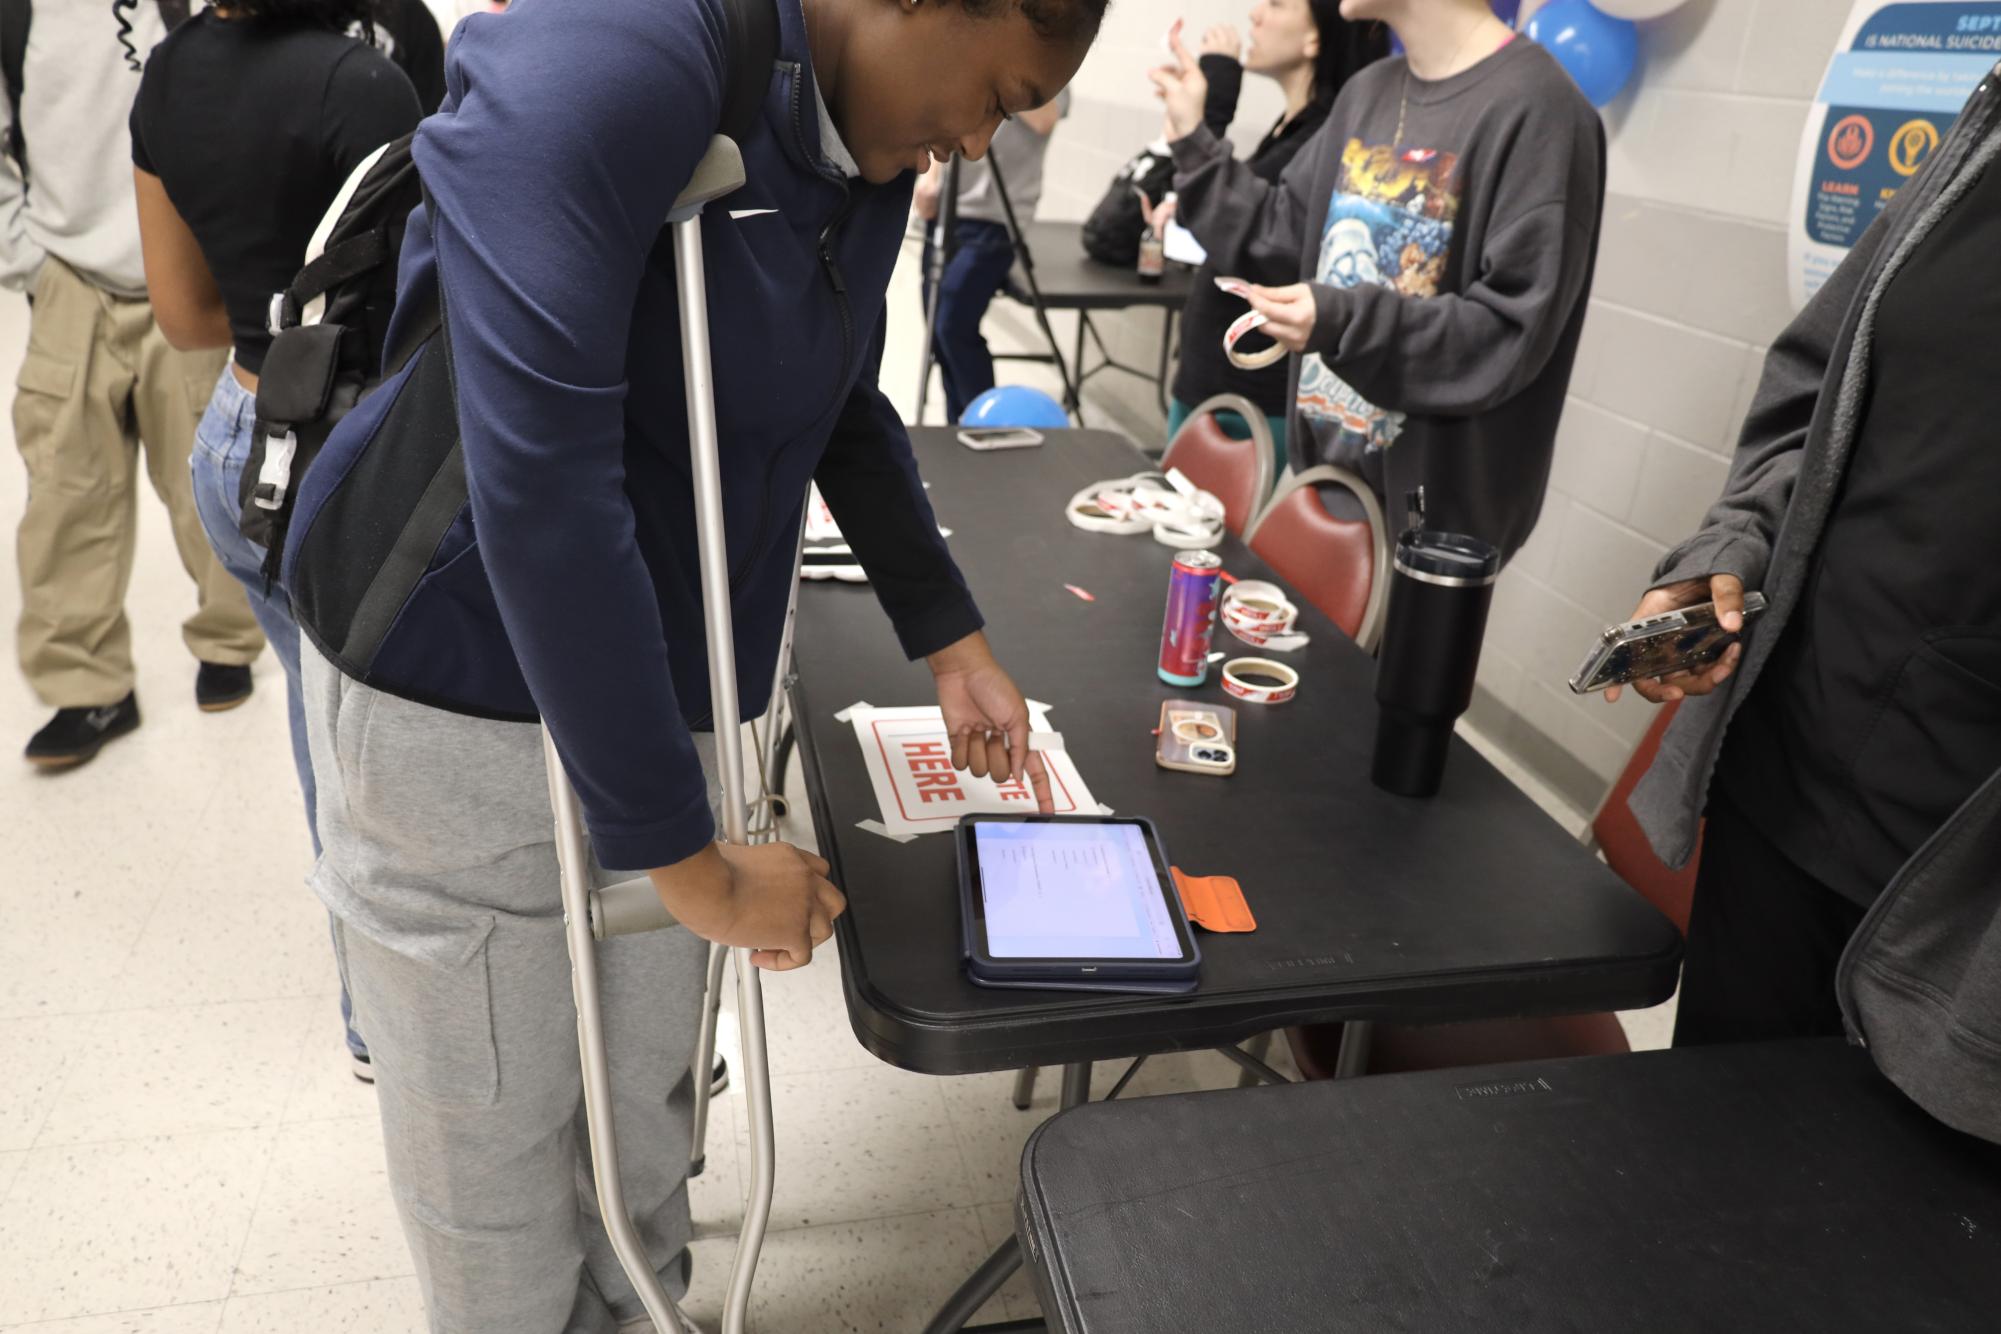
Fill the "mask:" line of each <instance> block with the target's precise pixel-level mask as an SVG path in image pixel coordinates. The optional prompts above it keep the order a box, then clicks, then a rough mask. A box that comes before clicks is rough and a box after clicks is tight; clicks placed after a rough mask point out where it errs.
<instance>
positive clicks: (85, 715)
mask: <svg viewBox="0 0 2001 1334" xmlns="http://www.w3.org/2000/svg"><path fill="white" fill-rule="evenodd" d="M138 725H139V696H138V695H137V694H127V695H126V696H125V698H124V699H121V700H119V701H118V702H117V703H116V704H106V705H104V706H103V707H102V708H96V709H57V710H56V716H55V717H54V718H52V719H50V720H49V725H48V726H47V727H44V728H43V729H42V730H41V731H39V732H37V733H35V735H34V736H33V737H32V738H31V739H30V740H29V742H28V752H27V753H28V763H30V764H36V765H40V766H41V767H42V768H44V769H72V768H75V767H76V766H77V765H79V764H82V763H84V762H85V761H86V760H91V759H95V758H96V756H97V752H98V751H99V750H100V749H101V748H102V747H103V745H104V743H105V742H107V741H109V740H111V738H113V737H115V736H124V735H125V734H126V733H127V732H129V731H131V730H132V729H133V728H135V727H137V726H138Z"/></svg>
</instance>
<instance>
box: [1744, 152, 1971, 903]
mask: <svg viewBox="0 0 2001 1334" xmlns="http://www.w3.org/2000/svg"><path fill="white" fill-rule="evenodd" d="M1997 244H2001V171H1996V170H1995V169H1994V168H1992V167H1990V168H1988V169H1987V170H1986V171H1985V172H1984V173H1983V174H1982V175H1981V177H1980V179H1978V180H1977V181H1975V182H1974V183H1973V184H1972V186H1971V188H1970V190H1969V191H1968V193H1967V194H1966V195H1965V197H1964V198H1962V199H1961V200H1960V201H1959V202H1958V203H1957V204H1955V205H1954V206H1953V207H1952V209H1951V211H1950V212H1948V213H1947V214H1945V215H1944V216H1943V217H1942V218H1941V219H1940V220H1939V222H1938V225H1937V227H1936V228H1935V229H1934V230H1933V232H1932V233H1931V235H1930V236H1928V237H1927V238H1925V240H1924V241H1922V242H1921V243H1920V244H1919V245H1918V247H1917V249H1916V250H1915V251H1913V252H1912V254H1911V256H1910V258H1909V259H1908V260H1907V261H1906V262H1905V264H1904V267H1903V268H1902V269H1901V270H1900V271H1899V272H1898V273H1897V274H1896V276H1895V277H1893V278H1892V279H1891V281H1890V285H1889V287H1888V288H1887V289H1886V290H1885V291H1884V294H1883V297H1882V302H1881V305H1880V306H1879V307H1878V310H1877V316H1876V326H1875V341H1874V345H1873V360H1872V364H1871V368H1870V384H1869V391H1868V399H1867V402H1866V404H1865V406H1864V409H1863V415H1862V421H1861V426H1860V430H1859V431H1858V433H1857V436H1856V440H1855V444H1854V453H1853V455H1852V456H1851V458H1850V461H1849V464H1848V470H1847V474H1846V476H1845V477H1844V478H1843V481H1842V485H1841V491H1840V493H1839V494H1838V495H1837V496H1836V498H1835V504H1834V509H1833V511H1832V512H1831V514H1830V515H1829V518H1828V525H1827V531H1826V533H1825V535H1824V536H1823V537H1822V539H1821V545H1820V550H1819V551H1818V552H1817V553H1816V557H1815V564H1814V568H1813V570H1812V572H1811V574H1810V575H1809V578H1808V583H1807V587H1806V588H1805V590H1804V591H1803V593H1802V595H1801V600H1800V605H1799V608H1798V610H1797V611H1796V612H1795V614H1794V616H1793V619H1792V620H1791V622H1790V623H1789V624H1788V625H1787V628H1786V633H1785V637H1784V638H1783V639H1782V640H1780V642H1779V644H1778V645H1777V647H1776V648H1775V649H1774V651H1773V655H1772V659H1771V661H1770V662H1769V663H1768V664H1767V666H1766V668H1765V670H1764V672H1763V673H1762V675H1761V676H1760V677H1759V679H1758V682H1757V685H1756V687H1755V688H1754V690H1753V692H1752V696H1751V698H1750V699H1749V700H1747V701H1746V702H1745V706H1744V708H1743V709H1742V711H1741V712H1740V713H1739V715H1738V718H1737V719H1736V721H1735V723H1734V724H1733V726H1732V727H1731V732H1730V739H1729V741H1728V743H1727V744H1726V746H1725V751H1724V758H1723V762H1722V764H1721V766H1719V771H1718V778H1719V781H1720V782H1721V783H1722V784H1723V786H1724V791H1725V792H1726V793H1727V794H1728V796H1729V797H1730V800H1731V801H1732V802H1733V803H1734V804H1735V805H1736V806H1737V807H1738V808H1739V809H1740V810H1742V811H1743V812H1744V813H1745V814H1747V815H1750V816H1752V817H1753V818H1754V819H1756V820H1757V821H1758V822H1759V823H1760V824H1761V825H1762V826H1763V828H1764V829H1765V832H1766V834H1767V835H1768V836H1769V837H1770V838H1771V840H1772V841H1773V843H1774V844H1776V845H1777V846H1778V847H1779V849H1780V850H1781V851H1783V852H1784V853H1786V855H1787V856H1788V857H1790V858H1791V859H1792V860H1793V861H1794V862H1795V863H1797V864H1798V865H1799V866H1800V867H1801V868H1803V869H1805V870H1806V871H1808V872H1810V873H1811V874H1813V875H1814V876H1815V877H1816V878H1817V879H1819V880H1820V881H1821V882H1822V883H1824V884H1826V885H1828V886H1829V887H1831V888H1833V889H1835V890H1836V891H1838V892H1840V893H1841V894H1843V895H1845V896H1847V897H1849V898H1851V899H1854V900H1856V901H1857V902H1861V903H1868V902H1870V901H1871V900H1873V899H1874V898H1875V897H1876V895H1877V894H1879V893H1880V892H1881V891H1882V890H1883V888H1884V887H1885V886H1886V885H1887V884H1888V883H1889V882H1890V880H1891V879H1892V878H1893V877H1894V876H1895V875H1896V873H1897V871H1898V869H1899V868H1900V867H1901V866H1902V865H1903V864H1904V862H1905V861H1907V860H1909V858H1910V857H1911V855H1912V854H1913V853H1915V852H1916V851H1917V850H1918V848H1919V847H1920V846H1921V845H1922V844H1923V843H1924V841H1925V840H1926V839H1928V838H1930V837H1931V835H1932V834H1933V833H1934V832H1935V831H1936V830H1937V829H1938V827H1939V826H1940V825H1941V824H1943V823H1944V822H1945V821H1946V819H1947V818H1948V817H1949V816H1950V815H1951V814H1952V813H1953V811H1954V810H1956V809H1957V808H1958V807H1959V806H1960V805H1961V804H1962V803H1964V802H1965V800H1966V799H1967V798H1968V797H1969V796H1971V795H1972V794H1973V791H1974V789H1975V788H1977V787H1978V786H1979V785H1980V784H1981V782H1982V781H1984V780H1985V779H1986V778H1988V777H1989V776H1990V775H1991V774H1993V773H1994V772H1995V770H1996V769H1997V768H2001V548H1997V545H1996V541H1995V539H1996V536H1997V534H2001V447H1997V446H1998V442H1997V432H2001V427H1997V426H1996V423H1997V422H2001V284H1996V283H1994V282H1993V281H1991V280H1990V275H1991V274H1992V273H1993V269H1992V264H1993V256H1994V249H1995V247H1996V245H1997Z"/></svg>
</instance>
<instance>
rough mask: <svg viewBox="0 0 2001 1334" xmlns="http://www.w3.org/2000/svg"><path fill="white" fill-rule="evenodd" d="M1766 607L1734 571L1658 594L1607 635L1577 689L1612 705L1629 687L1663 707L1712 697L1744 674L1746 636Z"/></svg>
mask: <svg viewBox="0 0 2001 1334" xmlns="http://www.w3.org/2000/svg"><path fill="white" fill-rule="evenodd" d="M1764 609H1765V599H1764V595H1763V594H1761V593H1755V592H1753V593H1746V592H1745V591H1744V585H1743V582H1742V581H1741V580H1739V579H1738V578H1737V577H1736V576H1735V575H1730V574H1719V575H1714V576H1711V577H1709V578H1706V579H1688V580H1684V581H1682V582H1680V583H1676V584H1669V585H1667V586H1666V587H1664V588H1657V589H1654V590H1652V591H1651V592H1649V593H1648V594H1647V595H1646V596H1645V597H1643V598H1641V599H1640V604H1639V606H1638V607H1636V608H1634V611H1633V619H1632V620H1630V621H1627V622H1626V623H1624V624H1623V625H1616V626H1613V627H1611V628H1610V629H1608V630H1606V632H1605V634H1604V636H1603V638H1602V639H1601V641H1600V642H1599V643H1598V644H1596V645H1594V646H1593V649H1592V655H1591V657H1590V658H1588V659H1587V660H1586V662H1585V665H1584V667H1583V668H1581V669H1580V670H1579V672H1578V675H1577V676H1576V677H1575V678H1573V680H1572V681H1571V689H1572V690H1575V691H1577V692H1578V693H1579V694H1583V693H1586V692H1588V691H1592V690H1605V691H1606V696H1605V697H1606V699H1607V701H1608V702H1609V701H1615V700H1617V699H1618V698H1619V696H1620V694H1621V687H1622V686H1624V685H1627V684H1630V685H1632V687H1633V688H1634V689H1635V690H1637V691H1638V692H1639V693H1640V695H1641V697H1642V698H1644V699H1648V700H1651V701H1653V702H1654V703H1656V704H1670V703H1673V702H1674V701H1676V700H1679V699H1682V698H1683V697H1685V696H1687V695H1706V694H1708V693H1709V692H1710V691H1712V690H1714V689H1716V687H1718V686H1719V685H1721V684H1723V682H1724V681H1725V680H1727V679H1728V678H1729V677H1730V675H1731V673H1733V672H1734V671H1736V669H1737V664H1738V662H1739V661H1740V660H1741V659H1742V657H1743V652H1744V650H1743V645H1742V644H1741V643H1740V642H1739V637H1740V636H1741V635H1742V633H1743V631H1744V627H1745V626H1746V624H1748V623H1749V621H1750V620H1751V619H1752V618H1753V617H1755V616H1757V615H1758V614H1759V613H1761V612H1763V611H1764ZM1608 687H1609V688H1608Z"/></svg>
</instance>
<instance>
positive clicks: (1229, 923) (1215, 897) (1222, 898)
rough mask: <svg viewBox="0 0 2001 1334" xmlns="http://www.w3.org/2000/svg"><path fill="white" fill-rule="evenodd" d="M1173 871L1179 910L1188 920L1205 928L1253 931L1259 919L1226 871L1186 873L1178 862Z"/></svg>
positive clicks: (1211, 929) (1242, 891) (1241, 890)
mask: <svg viewBox="0 0 2001 1334" xmlns="http://www.w3.org/2000/svg"><path fill="white" fill-rule="evenodd" d="M1167 869H1168V870H1170V871H1172V872H1174V888H1175V889H1176V890H1178V891H1179V892H1180V894H1181V908H1182V911H1184V912H1186V913H1187V914H1188V920H1189V921H1191V922H1193V923H1195V925H1197V926H1199V927H1201V928H1202V929H1203V930H1205V931H1255V930H1257V929H1258V919H1257V918H1255V917H1253V916H1251V905H1250V904H1248V903H1246V902H1245V901H1244V889H1243V886H1242V885H1239V884H1238V883H1237V882H1236V881H1235V880H1234V879H1232V878H1231V877H1229V876H1227V875H1187V874H1185V873H1183V871H1182V869H1181V868H1180V867H1179V866H1170V867H1168V868H1167Z"/></svg>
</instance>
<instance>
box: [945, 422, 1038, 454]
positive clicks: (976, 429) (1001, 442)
mask: <svg viewBox="0 0 2001 1334" xmlns="http://www.w3.org/2000/svg"><path fill="white" fill-rule="evenodd" d="M959 443H960V444H962V445H964V446H965V447H966V448H967V449H977V450H980V451H982V452H984V451H986V450H989V449H1032V448H1034V447H1035V446H1036V445H1039V444H1041V443H1042V432H1040V431H1037V430H1034V429H1032V428H1030V427H1027V426H969V427H967V428H966V429H965V430H963V431H961V432H959Z"/></svg>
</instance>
